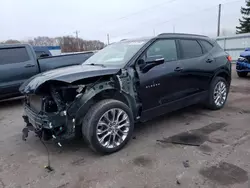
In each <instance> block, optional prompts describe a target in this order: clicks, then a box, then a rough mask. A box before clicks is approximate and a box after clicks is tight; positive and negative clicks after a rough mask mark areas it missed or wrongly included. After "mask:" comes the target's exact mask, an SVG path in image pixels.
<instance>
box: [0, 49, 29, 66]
mask: <svg viewBox="0 0 250 188" xmlns="http://www.w3.org/2000/svg"><path fill="white" fill-rule="evenodd" d="M29 60H30V58H29V55H28V53H27V50H26V48H25V47H18V48H2V49H0V64H11V63H21V62H25V61H29Z"/></svg>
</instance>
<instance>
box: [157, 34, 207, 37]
mask: <svg viewBox="0 0 250 188" xmlns="http://www.w3.org/2000/svg"><path fill="white" fill-rule="evenodd" d="M164 35H183V36H197V37H207V36H205V35H198V34H187V33H161V34H159V35H158V36H164Z"/></svg>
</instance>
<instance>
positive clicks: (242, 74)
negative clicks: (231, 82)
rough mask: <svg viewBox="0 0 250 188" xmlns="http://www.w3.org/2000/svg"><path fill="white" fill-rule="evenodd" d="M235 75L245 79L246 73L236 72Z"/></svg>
mask: <svg viewBox="0 0 250 188" xmlns="http://www.w3.org/2000/svg"><path fill="white" fill-rule="evenodd" d="M237 74H238V76H239V77H240V78H244V77H247V74H248V72H237Z"/></svg>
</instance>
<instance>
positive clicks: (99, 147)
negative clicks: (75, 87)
mask: <svg viewBox="0 0 250 188" xmlns="http://www.w3.org/2000/svg"><path fill="white" fill-rule="evenodd" d="M112 108H120V109H122V110H123V111H125V112H126V113H127V115H128V118H129V121H130V128H129V133H128V136H127V137H126V139H125V140H124V141H123V143H121V144H120V145H119V146H118V147H115V148H106V147H104V146H102V145H101V144H100V143H99V141H98V139H97V135H96V131H97V124H98V121H99V119H100V118H101V116H102V115H103V114H104V113H105V112H107V111H108V110H110V109H112ZM93 116H94V117H93V118H92V121H91V122H89V123H90V132H89V134H90V135H89V136H90V137H89V139H90V142H91V145H92V147H94V148H93V149H95V150H96V151H97V152H100V153H106V154H107V153H113V152H115V151H118V150H120V149H121V148H123V147H124V146H125V145H126V144H127V142H128V141H129V140H130V138H131V137H132V134H133V130H134V119H133V114H132V112H131V110H130V109H129V107H128V106H127V105H126V104H124V103H122V102H120V101H115V100H113V101H112V102H109V103H107V104H105V105H104V106H102V108H101V109H98V110H97V112H96V113H95V114H93Z"/></svg>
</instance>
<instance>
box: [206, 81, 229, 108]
mask: <svg viewBox="0 0 250 188" xmlns="http://www.w3.org/2000/svg"><path fill="white" fill-rule="evenodd" d="M221 81H222V82H224V84H225V85H226V89H227V93H226V99H225V102H224V103H223V104H222V105H221V106H217V105H216V104H215V101H214V89H215V86H216V85H217V83H218V82H221ZM228 93H229V84H228V82H227V81H226V80H225V78H223V77H215V78H214V80H213V81H212V84H211V87H210V93H209V101H210V104H211V107H212V108H213V109H215V110H218V109H221V108H223V107H224V105H225V104H226V102H227V97H228Z"/></svg>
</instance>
